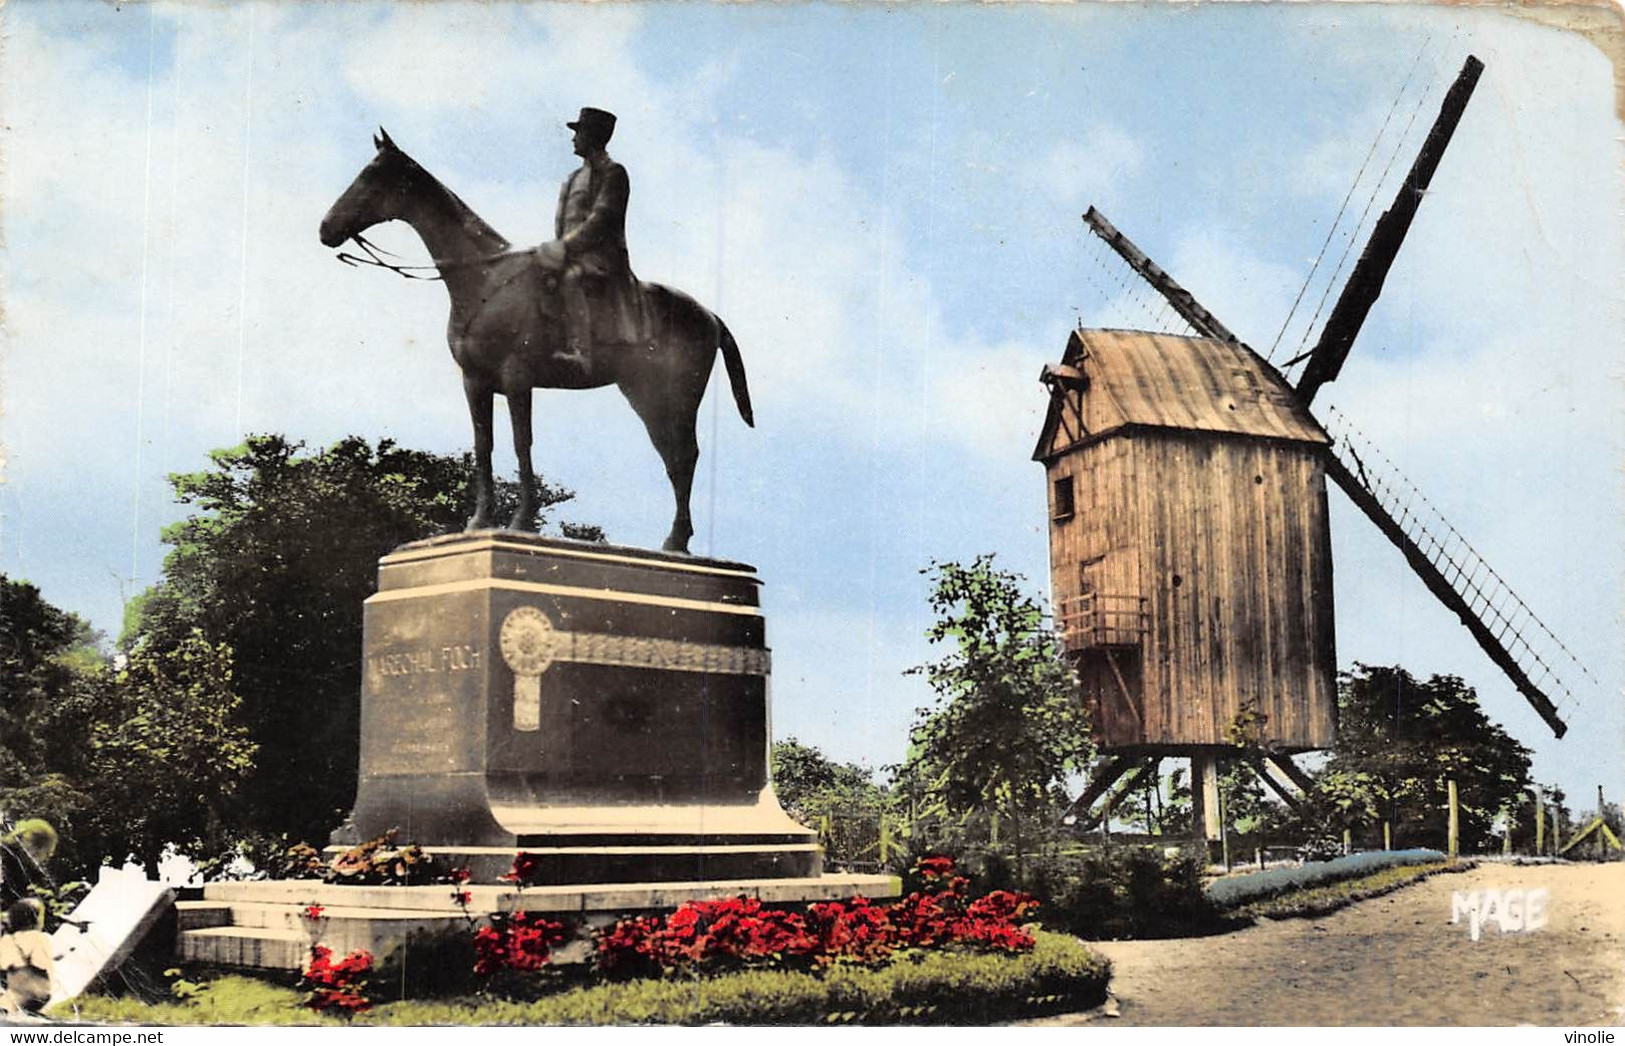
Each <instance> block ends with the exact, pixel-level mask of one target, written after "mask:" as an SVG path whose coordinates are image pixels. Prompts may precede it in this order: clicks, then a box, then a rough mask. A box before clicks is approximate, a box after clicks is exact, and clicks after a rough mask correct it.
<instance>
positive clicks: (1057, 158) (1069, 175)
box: [1031, 123, 1145, 208]
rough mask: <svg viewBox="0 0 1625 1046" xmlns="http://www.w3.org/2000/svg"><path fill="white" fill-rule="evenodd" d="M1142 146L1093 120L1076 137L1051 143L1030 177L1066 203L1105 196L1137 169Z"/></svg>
mask: <svg viewBox="0 0 1625 1046" xmlns="http://www.w3.org/2000/svg"><path fill="white" fill-rule="evenodd" d="M1144 159H1145V150H1144V148H1143V147H1142V146H1141V145H1140V143H1139V141H1138V140H1136V139H1135V138H1132V137H1130V136H1129V135H1128V134H1126V133H1125V132H1124V131H1122V130H1121V129H1120V128H1117V127H1114V126H1112V125H1110V124H1104V123H1097V124H1095V125H1093V126H1092V127H1090V128H1088V129H1087V130H1086V131H1084V132H1083V134H1082V135H1081V136H1080V137H1078V138H1069V139H1067V140H1065V141H1061V142H1058V143H1056V144H1055V145H1053V146H1051V147H1050V149H1049V151H1048V152H1046V153H1044V154H1043V155H1042V156H1040V157H1039V158H1038V159H1037V160H1036V162H1034V164H1033V166H1032V169H1031V179H1032V182H1033V184H1034V185H1035V187H1036V188H1038V189H1039V190H1041V191H1043V192H1045V193H1046V194H1048V195H1049V196H1051V197H1052V198H1053V199H1055V200H1056V201H1058V202H1059V203H1062V204H1064V205H1066V206H1068V207H1072V208H1076V207H1078V206H1080V205H1083V204H1086V203H1088V202H1089V201H1090V200H1094V199H1098V198H1102V197H1105V196H1106V195H1107V194H1108V193H1109V192H1110V191H1111V189H1112V188H1113V187H1114V186H1115V185H1117V184H1118V183H1119V182H1120V181H1121V180H1122V179H1124V178H1127V177H1129V176H1131V175H1133V174H1134V172H1135V171H1137V170H1139V169H1140V166H1141V163H1142V162H1143V161H1144Z"/></svg>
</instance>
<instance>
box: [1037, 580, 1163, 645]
mask: <svg viewBox="0 0 1625 1046" xmlns="http://www.w3.org/2000/svg"><path fill="white" fill-rule="evenodd" d="M1055 621H1056V625H1057V626H1058V630H1059V632H1060V634H1061V644H1062V646H1063V648H1064V649H1065V650H1066V651H1067V653H1069V654H1073V653H1081V652H1083V651H1086V650H1095V649H1103V648H1107V647H1137V646H1139V645H1140V644H1141V643H1142V642H1143V641H1144V639H1145V634H1146V631H1147V629H1148V628H1149V626H1150V614H1149V611H1148V610H1147V609H1146V598H1145V597H1144V596H1130V595H1117V594H1111V593H1105V592H1089V593H1085V594H1084V595H1081V596H1073V597H1071V598H1070V599H1063V600H1061V602H1060V604H1059V606H1058V607H1057V613H1056V615H1055Z"/></svg>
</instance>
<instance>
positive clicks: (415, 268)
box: [338, 233, 486, 280]
mask: <svg viewBox="0 0 1625 1046" xmlns="http://www.w3.org/2000/svg"><path fill="white" fill-rule="evenodd" d="M350 239H352V240H354V241H355V242H356V245H357V246H359V247H360V248H361V249H362V250H364V251H366V252H367V257H365V258H363V257H361V256H360V255H359V254H351V253H350V252H349V251H340V252H339V253H338V259H339V261H341V262H343V263H344V264H346V265H372V266H376V267H377V268H380V269H388V270H389V271H390V272H392V273H394V274H395V275H397V276H400V277H402V278H404V279H408V280H444V279H445V277H444V276H443V275H441V273H440V270H441V269H444V268H447V267H450V266H454V265H470V264H473V262H466V261H456V262H453V261H445V262H437V263H435V264H434V265H402V264H399V263H397V262H391V261H385V260H384V259H383V258H382V257H380V255H388V256H389V257H391V258H400V255H398V254H392V253H390V252H389V251H386V250H384V249H383V248H382V247H377V246H374V245H373V244H372V242H371V241H369V240H368V239H367V238H366V237H365V236H363V235H361V234H360V233H352V234H351V235H350ZM485 260H486V259H484V258H477V259H474V261H478V262H483V261H485ZM426 271H427V272H432V273H434V275H432V276H421V275H419V273H422V272H426Z"/></svg>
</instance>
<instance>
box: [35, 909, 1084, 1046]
mask: <svg viewBox="0 0 1625 1046" xmlns="http://www.w3.org/2000/svg"><path fill="white" fill-rule="evenodd" d="M1033 936H1034V939H1035V941H1036V944H1035V946H1034V948H1033V950H1032V951H1031V952H1029V953H1027V954H1025V955H1013V956H1012V955H996V954H990V955H983V954H972V953H966V952H954V951H939V952H905V953H901V954H900V955H898V956H897V957H896V958H894V959H893V960H892V961H891V962H890V963H888V964H887V965H885V966H881V967H877V968H873V969H868V968H862V967H855V966H836V967H832V968H830V969H828V970H825V971H824V972H822V973H819V974H811V973H800V972H786V971H773V970H746V971H741V972H737V973H727V974H722V975H719V976H715V977H707V978H702V979H686V978H672V979H665V980H641V981H627V982H620V983H606V984H594V985H590V986H586V987H576V988H568V989H565V990H561V991H559V992H557V993H555V994H551V995H547V996H544V997H542V998H540V999H536V1000H533V1001H514V1000H505V999H495V998H484V997H472V998H457V999H444V1000H406V1001H402V1002H390V1003H382V1004H380V1005H378V1006H376V1007H374V1008H373V1009H371V1010H369V1011H367V1012H365V1013H362V1014H359V1015H358V1016H357V1017H356V1018H355V1019H354V1023H356V1024H381V1025H481V1024H484V1025H548V1024H589V1025H590V1024H709V1023H713V1022H719V1021H720V1022H724V1023H730V1024H826V1023H831V1024H899V1023H901V1024H936V1023H986V1022H990V1021H996V1020H1008V1019H1011V1018H1016V1017H1023V1016H1032V1015H1037V1014H1040V1013H1045V1012H1053V1011H1056V1010H1062V1009H1066V1010H1076V1009H1087V1008H1088V1007H1091V1006H1094V1005H1097V1004H1098V1003H1100V1002H1101V1001H1102V1000H1103V999H1104V998H1105V994H1106V985H1107V982H1108V981H1109V980H1110V977H1111V964H1110V963H1109V962H1108V961H1106V960H1105V959H1104V958H1101V957H1100V956H1098V955H1096V954H1095V953H1093V952H1092V951H1090V950H1089V948H1088V947H1087V946H1086V945H1084V944H1083V943H1082V942H1081V941H1079V940H1077V939H1076V938H1073V937H1068V936H1065V935H1062V934H1056V933H1046V932H1043V931H1038V932H1035V933H1034V935H1033ZM302 1002H303V996H302V995H301V994H300V993H299V992H297V991H295V990H293V989H291V988H286V987H281V986H278V985H275V984H271V983H268V982H266V981H260V980H255V979H253V978H250V977H243V976H224V977H221V978H219V979H218V980H215V981H213V982H212V983H211V984H209V986H208V988H207V990H205V991H203V992H202V993H200V994H198V995H196V996H194V997H192V998H189V999H186V1000H184V1001H172V1002H162V1003H158V1004H147V1003H143V1002H140V1001H138V1000H135V999H131V998H117V999H115V998H104V997H86V998H83V999H80V1000H78V1001H77V1002H76V1003H72V1004H69V1005H68V1006H64V1007H62V1008H61V1009H60V1010H58V1011H57V1013H56V1016H58V1017H59V1018H68V1017H70V1016H71V1015H72V1013H73V1010H74V1008H75V1006H77V1008H78V1012H79V1016H80V1017H81V1018H82V1019H85V1020H93V1021H103V1022H109V1023H118V1022H129V1023H136V1024H143V1025H154V1024H156V1025H211V1024H239V1025H264V1024H344V1023H346V1021H345V1020H344V1019H343V1018H342V1017H326V1016H322V1015H319V1014H316V1013H313V1012H311V1011H310V1010H308V1009H306V1008H305V1007H304V1006H303V1005H302Z"/></svg>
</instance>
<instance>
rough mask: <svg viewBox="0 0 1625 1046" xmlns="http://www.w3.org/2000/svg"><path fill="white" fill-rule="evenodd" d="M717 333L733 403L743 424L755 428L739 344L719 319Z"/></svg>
mask: <svg viewBox="0 0 1625 1046" xmlns="http://www.w3.org/2000/svg"><path fill="white" fill-rule="evenodd" d="M717 333H718V335H719V340H720V342H721V344H722V362H723V365H724V366H726V367H727V368H728V384H730V385H732V386H733V390H734V402H735V403H737V404H739V416H740V417H742V418H744V419H745V424H746V425H749V426H750V427H751V428H755V427H756V415H755V414H753V413H751V409H750V387H749V386H747V385H746V384H745V360H744V358H743V357H741V356H740V355H739V343H738V342H736V341H734V336H733V332H732V331H730V330H728V325H727V324H726V323H723V322H722V320H721V318H720V317H719V318H718V319H717Z"/></svg>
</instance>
